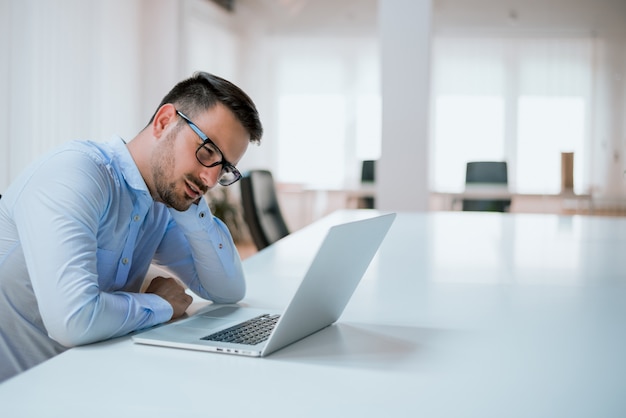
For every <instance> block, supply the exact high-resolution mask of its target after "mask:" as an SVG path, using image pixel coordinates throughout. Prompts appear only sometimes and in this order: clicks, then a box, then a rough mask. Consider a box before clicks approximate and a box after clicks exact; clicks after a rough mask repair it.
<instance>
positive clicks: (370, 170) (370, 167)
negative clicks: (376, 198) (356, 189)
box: [361, 160, 376, 183]
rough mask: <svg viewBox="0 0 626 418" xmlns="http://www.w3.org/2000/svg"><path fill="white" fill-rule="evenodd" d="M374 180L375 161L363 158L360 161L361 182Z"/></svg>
mask: <svg viewBox="0 0 626 418" xmlns="http://www.w3.org/2000/svg"><path fill="white" fill-rule="evenodd" d="M374 181H376V161H375V160H365V161H363V162H362V163H361V182H363V183H373V182H374Z"/></svg>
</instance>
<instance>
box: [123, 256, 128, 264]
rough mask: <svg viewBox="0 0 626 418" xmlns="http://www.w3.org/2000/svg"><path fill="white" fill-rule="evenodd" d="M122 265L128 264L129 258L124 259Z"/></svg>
mask: <svg viewBox="0 0 626 418" xmlns="http://www.w3.org/2000/svg"><path fill="white" fill-rule="evenodd" d="M122 264H124V265H126V264H128V258H126V257H124V258H122Z"/></svg>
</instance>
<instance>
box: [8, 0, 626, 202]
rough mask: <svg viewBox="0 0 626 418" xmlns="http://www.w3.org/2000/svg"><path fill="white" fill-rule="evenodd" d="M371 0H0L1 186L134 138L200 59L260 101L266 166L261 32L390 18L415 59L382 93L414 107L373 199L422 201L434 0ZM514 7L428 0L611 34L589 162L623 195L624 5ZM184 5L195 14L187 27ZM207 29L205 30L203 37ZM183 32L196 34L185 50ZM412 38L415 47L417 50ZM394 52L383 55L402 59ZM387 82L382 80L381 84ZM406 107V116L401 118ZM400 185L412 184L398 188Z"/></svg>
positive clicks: (459, 11) (352, 28)
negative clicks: (101, 145) (50, 163)
mask: <svg viewBox="0 0 626 418" xmlns="http://www.w3.org/2000/svg"><path fill="white" fill-rule="evenodd" d="M379 2H380V10H381V11H383V12H384V13H382V17H381V19H382V20H381V21H377V20H376V15H377V12H378V10H377V2H376V0H358V1H342V2H336V1H332V0H317V1H315V2H276V1H270V0H264V1H261V0H240V1H238V4H240V6H241V7H239V11H238V12H237V15H235V16H233V15H230V14H228V13H225V12H223V11H221V9H218V8H217V7H216V6H213V5H212V3H210V2H208V1H205V0H107V1H96V0H0V56H2V59H1V60H0V193H1V192H2V190H4V189H5V188H6V187H7V185H8V184H9V182H10V180H11V179H12V178H13V177H14V176H15V175H16V174H17V173H18V172H19V171H21V169H22V168H23V166H24V165H25V164H27V163H28V162H29V161H30V160H32V159H33V158H34V157H35V156H36V155H38V154H40V153H42V152H44V151H46V150H47V149H49V148H51V147H52V146H54V145H56V144H59V143H61V142H64V141H66V140H68V139H73V138H91V139H96V140H100V139H106V138H108V137H109V135H110V134H112V133H118V134H120V135H122V136H125V137H127V138H128V137H131V136H133V135H134V134H135V133H136V132H137V131H138V130H139V129H141V128H142V127H143V126H144V125H145V123H146V122H147V118H148V117H149V116H150V115H151V113H152V112H153V111H154V108H155V107H156V105H157V103H158V101H159V100H160V98H161V97H162V95H163V94H164V93H165V92H166V90H167V89H169V88H170V87H171V86H172V85H173V83H175V82H176V81H178V80H179V79H181V78H182V77H185V76H187V75H189V74H188V73H189V72H190V70H191V69H192V68H193V69H197V68H196V67H197V66H202V67H204V66H210V67H214V68H219V71H223V72H226V73H232V74H233V79H234V81H236V82H238V83H239V84H240V85H241V86H242V87H243V88H244V89H245V90H246V91H248V92H249V93H250V95H251V96H252V97H253V98H254V100H255V101H256V103H257V105H258V107H259V110H260V113H261V116H262V118H263V120H264V122H265V127H266V136H265V138H264V143H263V145H262V146H260V147H258V148H256V147H251V149H250V152H249V153H248V154H247V155H246V157H245V158H244V160H243V161H242V165H243V168H246V167H253V166H257V165H263V166H270V167H271V165H272V164H273V163H274V162H275V158H276V155H277V153H276V148H275V141H274V139H275V126H274V120H275V112H276V109H275V108H274V104H273V100H272V93H273V91H274V86H273V78H272V77H273V76H272V62H271V56H272V50H271V48H272V46H271V44H268V43H266V42H263V39H265V38H267V37H274V38H276V37H277V36H281V34H283V35H284V36H289V34H298V35H299V36H314V35H315V34H319V33H325V34H327V35H328V34H332V33H337V35H338V36H346V35H348V36H357V37H358V36H360V37H362V38H367V37H371V36H372V34H374V36H376V34H377V33H378V32H377V30H378V29H377V25H378V24H380V25H390V26H391V27H387V29H385V31H384V33H382V34H381V40H382V41H383V42H384V45H386V46H384V45H383V47H384V49H383V50H382V51H383V53H385V54H386V53H388V52H389V51H393V49H391V50H390V49H388V48H389V45H393V44H394V43H395V42H396V41H394V37H397V43H398V45H401V44H404V45H405V49H406V52H407V54H408V55H407V56H406V58H407V59H408V61H406V62H407V63H408V64H409V66H410V67H409V68H408V69H409V71H404V72H400V70H398V69H395V70H394V68H393V66H394V65H395V64H393V65H389V66H387V64H385V65H386V66H387V70H386V72H387V74H393V71H398V72H397V73H396V74H395V75H394V79H393V80H392V82H391V84H389V86H388V87H389V89H386V88H385V87H384V86H383V96H386V95H388V94H391V92H393V91H394V90H395V91H397V89H398V86H402V85H404V86H408V88H410V89H413V90H411V92H412V94H411V95H412V96H414V98H415V99H416V100H417V101H418V108H417V109H416V110H415V113H413V114H412V115H411V114H409V112H407V109H406V108H404V109H403V108H401V107H399V112H400V113H398V112H396V111H393V109H392V108H388V109H387V110H385V112H386V113H385V115H384V118H385V120H386V122H385V127H384V128H383V129H384V130H385V131H386V133H385V138H384V141H385V142H384V145H383V147H384V149H383V153H384V155H383V159H384V161H382V163H381V170H382V171H381V175H380V176H381V180H380V182H381V185H380V187H381V188H382V189H381V193H382V197H383V201H382V202H381V204H382V205H383V206H384V207H385V208H390V209H391V208H394V207H396V208H404V207H406V208H418V209H419V208H422V207H423V202H424V200H423V199H424V195H425V190H424V183H423V181H425V179H426V176H425V175H422V174H423V173H422V172H421V171H420V170H426V166H427V164H428V161H427V159H426V160H424V158H425V155H426V152H425V151H426V150H427V145H426V143H425V142H423V141H422V139H421V138H422V131H423V130H424V126H425V122H424V117H425V114H426V109H424V108H423V106H422V104H421V103H422V100H423V98H424V96H423V92H422V88H423V85H424V84H423V83H425V80H426V75H425V73H424V70H425V68H426V64H425V62H426V60H427V56H426V50H427V48H426V47H425V46H424V45H423V44H421V43H420V42H421V41H423V40H425V39H426V38H427V36H428V35H427V34H428V29H427V27H428V25H429V23H428V20H427V19H426V18H425V17H426V16H427V15H428V13H429V12H428V9H427V8H426V5H427V4H429V2H427V1H426V0H419V1H416V2H412V1H409V0H405V1H403V0H379ZM304 6H306V9H305V8H304ZM263 7H270V8H271V9H272V10H271V11H272V13H273V18H274V19H275V20H267V19H266V17H265V16H264V15H263V14H262V13H261V11H260V10H261V9H262V8H263ZM515 7H516V8H515V9H513V8H512V6H511V5H510V4H508V3H506V4H505V3H503V2H500V1H492V0H445V1H442V0H433V5H432V17H433V20H432V22H433V23H432V28H433V30H434V31H435V33H441V32H442V31H470V32H474V33H475V32H476V31H478V32H480V31H491V32H493V31H498V32H499V33H507V31H513V32H519V31H525V32H526V33H532V32H533V31H535V32H537V33H546V32H555V31H572V32H576V31H577V32H578V33H581V31H582V32H585V33H594V34H595V35H596V36H597V37H598V39H599V40H604V39H605V38H606V39H609V40H610V42H608V43H607V46H606V50H605V51H606V54H605V55H603V56H599V57H597V59H598V60H602V61H603V62H605V63H607V65H606V66H605V70H604V71H605V77H604V84H603V85H602V90H601V93H599V96H598V100H599V101H604V102H605V103H608V104H606V105H604V109H605V110H606V112H607V113H605V116H604V118H605V120H606V123H605V124H604V127H599V126H594V128H593V129H594V130H595V131H594V132H595V138H594V144H593V147H594V153H595V154H594V165H593V170H594V176H596V178H597V179H599V180H598V181H599V182H601V181H604V182H605V184H606V185H607V186H606V188H605V189H603V190H600V191H599V192H600V193H602V192H604V193H605V194H606V195H607V196H616V195H623V190H624V188H623V186H622V180H623V177H622V175H621V173H622V172H623V171H624V169H625V168H626V161H625V158H624V154H626V145H625V143H626V129H625V125H624V124H625V123H626V122H625V121H626V105H625V104H624V103H625V97H626V86H625V82H624V80H626V75H625V74H624V72H625V68H626V35H625V34H624V33H625V31H626V24H624V22H625V21H626V2H624V1H622V0H580V1H576V2H572V1H571V0H549V1H548V0H545V1H544V0H527V1H524V2H521V3H519V4H518V5H516V6H515ZM405 12H406V13H405ZM513 12H514V13H513ZM190 13H191V14H193V15H194V16H193V18H192V19H191V20H190V21H191V24H190V25H188V24H187V23H188V17H189V14H190ZM246 13H247V14H246ZM384 16H388V17H389V18H388V20H387V18H385V17H384ZM407 16H408V17H414V18H415V20H414V22H412V23H413V24H414V25H413V26H411V25H409V23H408V22H407V23H406V28H405V29H406V31H407V32H406V33H408V34H410V36H409V37H408V38H403V36H404V35H403V31H400V30H396V29H398V28H399V27H400V26H398V27H397V28H395V27H393V22H394V21H395V19H398V20H397V22H398V25H400V24H401V23H403V22H405V20H403V19H402V18H403V17H407ZM512 17H515V18H512ZM407 20H408V19H407ZM203 22H206V25H203ZM384 22H387V23H384ZM419 22H421V23H419ZM393 33H395V35H392V34H393ZM203 34H204V35H203ZM202 37H206V38H207V39H199V38H202ZM190 42H193V45H192V46H191V47H188V46H187V45H188V44H189V43H190ZM203 42H204V43H205V44H206V48H204V47H203V46H202V43H203ZM412 42H415V43H416V45H417V49H413V48H411V45H412ZM385 51H387V52H385ZM398 51H401V50H400V49H397V50H396V52H395V53H394V54H395V55H392V56H390V57H389V59H390V60H393V61H389V62H393V63H397V62H399V65H403V64H404V63H405V62H404V61H403V57H402V52H398ZM209 70H210V69H209ZM390 71H391V72H390ZM416 74H418V76H419V80H420V81H418V83H417V84H416V83H415V79H414V75H416ZM383 77H384V78H387V76H385V75H383ZM388 82H389V78H387V81H386V82H385V84H387V83H388ZM393 95H395V93H394V94H393ZM407 96H408V95H407ZM389 97H390V96H387V105H388V106H392V103H393V100H394V99H393V96H391V97H392V98H391V99H389ZM607 98H608V99H607ZM390 100H391V101H390ZM598 106H599V107H600V106H601V105H598ZM404 112H407V113H404ZM400 116H401V117H402V119H403V120H404V121H400V122H398V118H399V117H400ZM412 116H414V117H415V120H414V123H413V124H411V125H410V126H409V124H408V123H407V122H406V120H408V119H409V118H411V117H412ZM396 123H397V124H396ZM404 133H410V136H411V137H413V140H412V142H409V143H407V142H403V141H404V140H403V141H400V140H398V139H397V138H398V137H400V136H403V134H404ZM403 150H404V151H410V153H417V156H415V155H413V156H412V157H414V158H415V159H416V160H415V161H414V162H412V165H408V166H407V164H409V161H408V158H409V157H408V155H409V154H410V153H409V152H404V153H403ZM421 154H423V155H424V156H422V155H421ZM397 158H400V161H402V162H403V165H404V167H403V170H407V171H403V173H406V172H408V170H411V171H412V172H413V173H414V174H410V175H409V176H408V178H407V181H406V183H404V184H402V185H399V184H398V182H397V175H396V173H395V171H394V172H393V174H392V171H391V170H392V167H393V169H394V170H395V169H396V166H392V165H390V164H389V163H390V162H393V161H394V160H395V159H397ZM416 170H417V171H416ZM385 173H386V174H385ZM414 176H415V177H414ZM417 176H419V178H417ZM392 177H393V182H392V181H391V178H392ZM603 179H604V180H603ZM608 179H610V180H608ZM409 181H410V182H411V183H412V184H409ZM392 183H393V184H392ZM411 188H412V189H411ZM407 190H409V191H410V193H413V192H414V193H415V194H411V195H409V196H408V198H406V193H407ZM383 202H387V203H383Z"/></svg>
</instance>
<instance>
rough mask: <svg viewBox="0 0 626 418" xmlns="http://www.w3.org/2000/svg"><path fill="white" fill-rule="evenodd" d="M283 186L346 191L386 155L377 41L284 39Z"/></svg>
mask: <svg viewBox="0 0 626 418" xmlns="http://www.w3.org/2000/svg"><path fill="white" fill-rule="evenodd" d="M275 48H276V59H275V60H274V62H275V65H276V68H277V71H276V74H277V78H276V80H275V88H276V91H277V92H278V94H277V109H278V111H277V119H276V125H277V126H278V131H277V135H278V141H277V142H278V147H277V160H276V161H277V162H276V169H275V172H276V174H275V177H276V179H277V180H278V181H281V182H289V183H302V184H306V185H308V186H314V187H321V188H324V187H329V188H335V187H338V188H339V187H343V186H346V185H349V184H354V183H356V182H357V180H358V179H359V178H360V170H361V161H363V160H374V159H377V158H379V156H380V138H381V109H380V107H381V99H380V87H379V86H380V80H379V73H378V71H379V70H378V68H379V65H378V51H377V49H376V42H374V41H371V40H369V41H368V40H364V41H356V40H353V39H349V40H337V39H328V40H324V39H313V40H306V39H299V40H288V41H287V40H282V41H280V42H278V41H277V43H276V45H275Z"/></svg>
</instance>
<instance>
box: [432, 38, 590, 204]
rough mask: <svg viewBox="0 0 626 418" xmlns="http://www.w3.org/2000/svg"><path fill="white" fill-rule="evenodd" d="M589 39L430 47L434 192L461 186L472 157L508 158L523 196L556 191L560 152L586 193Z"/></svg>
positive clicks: (453, 41) (440, 42) (441, 42)
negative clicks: (567, 155)
mask: <svg viewBox="0 0 626 418" xmlns="http://www.w3.org/2000/svg"><path fill="white" fill-rule="evenodd" d="M591 58H592V42H591V40H589V39H555V38H549V39H516V38H497V39H496V38H493V39H489V38H476V39H468V38H462V39H461V38H459V39H457V38H441V39H436V40H435V42H434V46H433V61H432V86H433V87H432V94H431V100H432V108H431V110H432V111H431V118H432V119H431V150H432V151H431V152H432V155H431V157H432V158H431V161H433V164H432V165H431V167H430V175H431V189H433V190H437V191H456V190H461V189H462V188H463V187H464V182H465V164H466V162H467V161H470V160H506V161H507V162H508V163H509V164H508V166H509V183H510V185H511V186H512V188H513V189H514V190H516V191H517V192H522V193H558V192H559V191H560V185H561V178H560V176H561V170H560V161H561V156H560V154H561V152H574V155H575V164H574V167H575V172H574V186H575V190H576V191H577V192H581V193H582V192H585V191H586V189H587V188H588V186H589V179H588V178H586V177H585V173H586V172H587V167H586V166H587V165H588V160H589V156H588V155H586V152H587V151H586V150H587V148H588V147H586V146H585V145H586V144H587V143H589V126H590V122H589V120H590V117H591V116H590V107H591V106H590V102H591V93H590V90H591V78H592V60H591Z"/></svg>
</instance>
